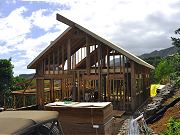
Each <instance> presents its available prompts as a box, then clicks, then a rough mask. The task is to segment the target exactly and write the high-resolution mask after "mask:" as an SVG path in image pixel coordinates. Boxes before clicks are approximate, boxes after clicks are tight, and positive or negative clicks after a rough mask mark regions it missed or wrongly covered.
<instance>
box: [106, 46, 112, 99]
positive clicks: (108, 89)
mask: <svg viewBox="0 0 180 135" xmlns="http://www.w3.org/2000/svg"><path fill="white" fill-rule="evenodd" d="M106 81H107V82H106V83H107V94H108V101H110V94H111V92H110V85H109V81H110V80H109V47H107V79H106Z"/></svg>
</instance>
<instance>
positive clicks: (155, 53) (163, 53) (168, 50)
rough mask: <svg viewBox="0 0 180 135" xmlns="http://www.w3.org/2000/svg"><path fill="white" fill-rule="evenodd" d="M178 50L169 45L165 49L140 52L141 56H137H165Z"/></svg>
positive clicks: (145, 57) (142, 57) (144, 57)
mask: <svg viewBox="0 0 180 135" xmlns="http://www.w3.org/2000/svg"><path fill="white" fill-rule="evenodd" d="M177 52H178V48H177V47H175V46H173V47H169V48H166V49H162V50H159V51H157V50H156V51H153V52H151V53H146V54H142V55H141V56H139V57H140V58H141V59H147V58H152V57H166V56H169V55H172V54H175V53H177Z"/></svg>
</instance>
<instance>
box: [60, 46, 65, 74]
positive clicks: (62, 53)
mask: <svg viewBox="0 0 180 135" xmlns="http://www.w3.org/2000/svg"><path fill="white" fill-rule="evenodd" d="M61 49H62V50H61V58H62V67H61V68H62V72H64V64H65V62H64V46H62V48H61Z"/></svg>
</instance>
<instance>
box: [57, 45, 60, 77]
mask: <svg viewBox="0 0 180 135" xmlns="http://www.w3.org/2000/svg"><path fill="white" fill-rule="evenodd" d="M57 65H58V74H59V69H60V68H59V66H60V48H58V55H57Z"/></svg>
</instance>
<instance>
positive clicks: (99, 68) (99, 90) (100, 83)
mask: <svg viewBox="0 0 180 135" xmlns="http://www.w3.org/2000/svg"><path fill="white" fill-rule="evenodd" d="M101 66H102V65H101V44H98V76H99V80H98V99H99V101H101V94H102V89H101V88H102V87H101V85H102V78H101Z"/></svg>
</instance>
